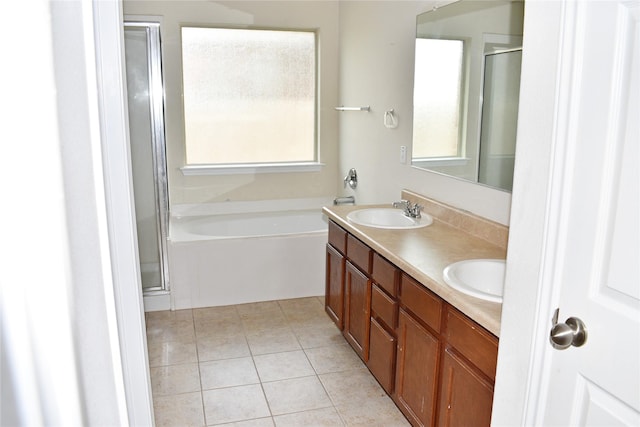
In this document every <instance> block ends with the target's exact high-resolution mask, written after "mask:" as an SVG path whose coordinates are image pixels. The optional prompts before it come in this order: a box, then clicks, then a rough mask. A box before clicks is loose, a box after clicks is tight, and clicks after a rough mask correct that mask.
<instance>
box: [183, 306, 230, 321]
mask: <svg viewBox="0 0 640 427" xmlns="http://www.w3.org/2000/svg"><path fill="white" fill-rule="evenodd" d="M193 319H194V321H196V322H197V321H198V320H233V321H238V320H240V314H239V313H238V309H237V308H236V306H235V305H225V306H221V307H205V308H194V309H193Z"/></svg>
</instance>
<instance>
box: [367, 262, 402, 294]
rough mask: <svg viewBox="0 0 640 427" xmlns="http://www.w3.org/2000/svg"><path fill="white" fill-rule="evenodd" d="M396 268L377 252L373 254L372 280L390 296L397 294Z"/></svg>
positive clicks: (397, 274) (397, 273) (397, 272)
mask: <svg viewBox="0 0 640 427" xmlns="http://www.w3.org/2000/svg"><path fill="white" fill-rule="evenodd" d="M399 275H400V273H399V271H398V269H397V268H396V267H395V266H394V265H393V264H391V263H390V262H389V261H387V260H386V259H384V258H382V257H381V256H380V255H378V254H377V253H374V254H373V273H372V276H373V281H374V282H376V283H377V284H378V285H379V286H380V287H381V288H383V289H384V290H385V291H387V293H388V294H389V295H391V296H392V297H394V298H395V297H397V296H398V276H399Z"/></svg>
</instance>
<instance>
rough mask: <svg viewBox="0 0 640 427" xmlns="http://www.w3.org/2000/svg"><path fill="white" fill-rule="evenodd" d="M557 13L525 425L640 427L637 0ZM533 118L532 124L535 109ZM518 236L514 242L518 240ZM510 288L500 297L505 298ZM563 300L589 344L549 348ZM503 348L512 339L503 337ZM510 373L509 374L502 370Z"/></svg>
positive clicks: (574, 5) (572, 5)
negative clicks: (552, 100)
mask: <svg viewBox="0 0 640 427" xmlns="http://www.w3.org/2000/svg"><path fill="white" fill-rule="evenodd" d="M542 3H544V2H542ZM532 9H533V8H532ZM562 10H563V12H562V14H561V19H560V21H559V22H560V24H559V27H558V28H561V29H562V31H558V34H559V36H558V38H559V42H560V45H561V47H560V48H559V50H558V51H559V52H560V54H559V55H558V58H557V69H555V70H553V69H540V70H539V72H541V73H544V72H547V73H553V72H557V73H558V74H557V77H556V78H555V83H556V84H555V85H554V86H555V87H554V88H552V89H549V90H550V91H551V92H553V93H556V98H555V105H548V108H550V109H555V111H554V113H553V114H554V116H553V117H554V123H553V125H552V126H550V127H552V128H553V130H552V133H553V135H554V136H555V138H556V139H557V140H558V141H560V142H556V143H555V144H556V146H555V148H554V149H553V150H552V155H551V156H550V157H549V160H548V161H549V163H551V164H552V166H550V167H549V172H550V173H549V175H548V176H544V178H545V179H548V181H545V182H548V187H547V188H546V189H545V191H546V195H547V197H546V200H538V201H539V202H541V203H543V204H545V203H546V205H547V206H548V209H547V210H546V212H544V214H545V215H547V216H546V219H545V226H544V229H543V233H544V236H543V238H542V239H541V240H542V241H543V244H541V253H542V254H543V255H542V256H541V263H540V271H541V272H540V273H537V274H538V275H539V276H538V277H539V278H538V285H539V290H538V291H537V292H536V293H533V295H535V296H536V300H535V301H531V302H530V304H532V305H534V306H536V308H535V310H537V312H536V314H535V316H534V317H535V318H534V322H533V325H532V326H531V329H530V330H531V332H532V335H533V336H535V340H536V341H535V342H534V343H532V344H531V349H532V351H531V353H532V354H533V356H532V357H530V358H529V360H528V361H526V363H527V365H526V368H527V370H528V377H527V378H526V381H527V386H526V392H525V393H523V396H524V397H522V401H521V402H519V403H521V404H522V409H521V412H520V414H521V415H522V418H521V420H520V421H521V422H522V423H524V424H531V425H545V426H546V425H563V426H564V425H606V426H614V425H631V426H638V425H640V249H639V245H640V226H639V223H640V208H639V198H640V175H639V173H638V170H640V152H639V149H638V147H639V145H640V130H639V129H640V106H639V102H640V82H639V80H640V62H639V61H640V2H638V1H637V0H634V1H624V0H608V1H594V0H578V1H575V2H566V3H564V5H563V7H562ZM532 12H534V13H538V12H540V9H539V8H538V9H537V11H533V10H532ZM525 15H526V12H525ZM539 17H540V18H542V17H543V15H542V14H540V15H539ZM525 28H526V25H525ZM526 37H527V34H526V29H525V39H526ZM534 48H535V47H534ZM555 48H556V47H551V46H550V47H549V49H555ZM525 49H526V46H525ZM526 119H527V120H529V121H532V117H531V116H529V117H526ZM533 121H535V118H533ZM529 124H530V123H529ZM543 124H546V123H543ZM524 139H526V138H524ZM558 147H559V148H558ZM533 173H536V172H533ZM525 181H526V179H525ZM527 197H529V196H526V195H525V196H522V199H520V198H519V196H518V195H517V193H516V192H515V191H514V211H515V212H516V214H517V215H521V214H523V209H522V207H523V206H525V205H527V203H528V202H527V200H526V198H527ZM529 207H530V208H531V207H532V206H529ZM519 221H520V220H519V219H518V218H516V219H515V222H516V223H518V222H519ZM513 223H514V221H512V225H513ZM514 232H515V230H514ZM519 234H521V232H516V236H517V235H519ZM514 240H516V242H515V243H516V245H514V246H516V247H517V243H518V242H517V240H518V238H517V237H515V238H514ZM522 249H525V251H526V248H522ZM513 250H514V248H512V247H511V245H510V247H509V251H510V254H509V257H510V258H511V259H513V260H514V265H515V267H514V270H516V269H519V268H520V267H518V265H526V262H527V260H523V259H522V257H523V254H522V253H512V251H513ZM531 253H533V252H531ZM518 279H520V280H521V281H522V282H523V283H526V281H527V278H526V277H520V278H517V279H514V280H512V281H510V279H509V271H508V272H507V285H517V283H516V282H517V281H518ZM508 292H509V289H506V290H505V304H509V301H510V299H509V294H508ZM524 292H528V291H527V290H524ZM518 298H519V297H514V298H513V299H512V300H513V301H516V305H517V304H521V301H520V302H519V301H518ZM556 307H558V308H559V309H560V318H559V321H560V322H564V321H565V319H567V318H568V317H570V316H575V317H577V318H580V319H581V320H582V321H583V322H584V324H585V325H586V328H587V334H588V337H587V341H586V343H585V344H584V345H583V346H581V347H570V348H568V349H565V350H557V349H553V348H552V346H551V344H550V342H549V335H548V334H549V331H550V329H551V317H552V313H553V311H554V309H555V308H556ZM520 308H524V306H520ZM513 312H514V309H513V308H510V307H508V306H507V305H505V307H504V308H503V323H504V322H505V314H504V313H506V318H507V319H508V320H509V321H512V320H516V319H517V314H516V315H514V314H513ZM523 329H525V330H526V328H523ZM511 330H512V328H511V327H510V326H509V325H507V327H506V328H503V331H505V334H504V337H505V340H511V339H514V340H516V339H517V334H511V333H510V331H511ZM525 333H526V332H525ZM502 339H503V337H502V335H501V340H502ZM504 348H505V349H507V348H513V346H511V347H510V344H509V343H508V342H505V346H504ZM502 349H503V346H502V343H501V351H502ZM516 353H517V351H516ZM508 356H509V355H508V354H507V355H504V354H501V356H500V358H501V363H502V365H503V367H504V368H503V369H501V367H500V366H499V372H498V374H499V375H500V374H508V373H513V372H516V371H517V369H518V367H519V365H518V364H517V363H515V362H511V361H509V360H508V359H509V358H508ZM510 364H513V366H509V365H510ZM501 381H502V380H501ZM503 381H504V383H505V384H508V382H509V380H504V377H503ZM513 389H514V390H515V389H516V388H515V387H513ZM505 390H506V387H505ZM497 397H498V399H503V400H504V402H502V403H500V402H498V405H500V404H502V405H505V404H507V403H506V399H507V398H508V397H510V396H508V394H507V393H506V392H505V391H504V390H503V391H499V390H498V388H497ZM496 408H497V411H495V409H496ZM494 412H496V413H497V415H496V418H495V419H494V422H495V423H496V424H498V423H505V422H508V420H509V419H510V418H509V417H508V411H507V410H504V409H502V408H501V407H495V408H494ZM511 416H512V418H511V420H513V419H514V418H513V414H511ZM496 420H498V421H496Z"/></svg>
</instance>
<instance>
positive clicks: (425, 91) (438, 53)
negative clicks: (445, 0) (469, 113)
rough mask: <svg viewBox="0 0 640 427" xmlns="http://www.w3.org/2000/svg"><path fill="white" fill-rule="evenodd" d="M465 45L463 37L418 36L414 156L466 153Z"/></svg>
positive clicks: (427, 156)
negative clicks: (463, 95) (463, 107)
mask: <svg viewBox="0 0 640 427" xmlns="http://www.w3.org/2000/svg"><path fill="white" fill-rule="evenodd" d="M463 47H464V42H463V41H461V40H444V39H422V38H418V39H416V65H415V83H414V95H413V99H414V101H413V102H414V105H413V108H414V111H413V114H414V116H413V157H414V159H416V158H418V159H424V158H434V157H435V158H438V157H459V156H461V154H462V153H461V150H462V143H461V135H462V132H461V130H462V123H461V121H462V116H461V111H462V107H461V105H462V104H463V100H462V86H463V68H462V66H463V58H464V57H463V53H464V51H463Z"/></svg>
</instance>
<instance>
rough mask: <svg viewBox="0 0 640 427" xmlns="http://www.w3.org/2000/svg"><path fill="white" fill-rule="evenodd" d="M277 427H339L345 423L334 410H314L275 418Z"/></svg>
mask: <svg viewBox="0 0 640 427" xmlns="http://www.w3.org/2000/svg"><path fill="white" fill-rule="evenodd" d="M273 420H274V421H275V423H276V427H301V426H313V427H337V426H342V425H344V423H343V422H342V420H341V419H340V415H338V412H337V411H336V410H335V409H334V408H323V409H314V410H312V411H304V412H296V413H294V414H286V415H278V416H275V417H273Z"/></svg>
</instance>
